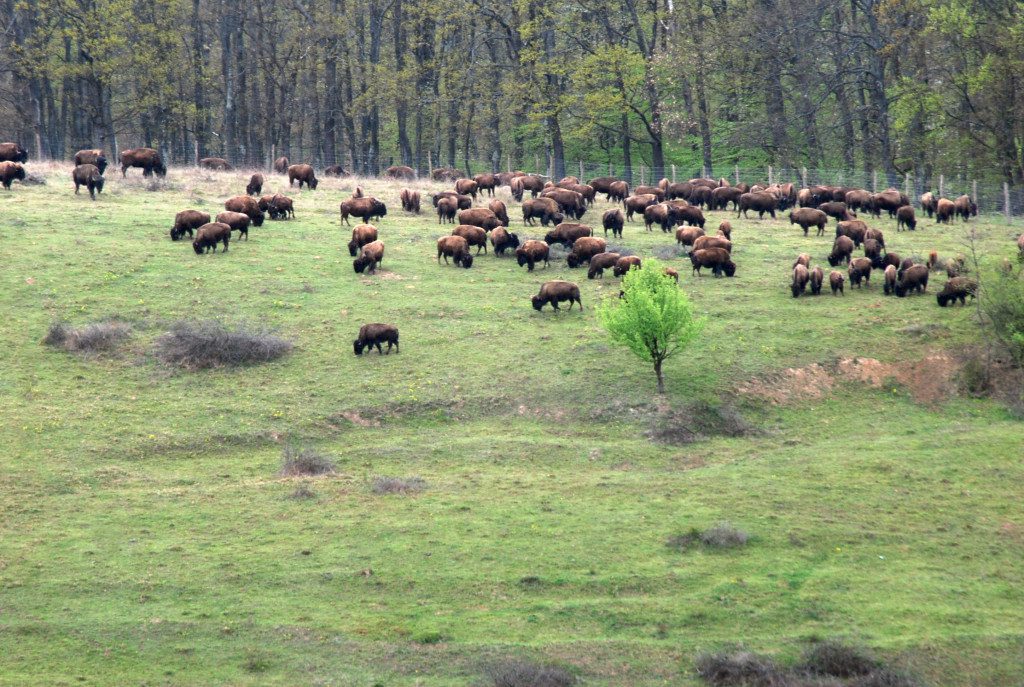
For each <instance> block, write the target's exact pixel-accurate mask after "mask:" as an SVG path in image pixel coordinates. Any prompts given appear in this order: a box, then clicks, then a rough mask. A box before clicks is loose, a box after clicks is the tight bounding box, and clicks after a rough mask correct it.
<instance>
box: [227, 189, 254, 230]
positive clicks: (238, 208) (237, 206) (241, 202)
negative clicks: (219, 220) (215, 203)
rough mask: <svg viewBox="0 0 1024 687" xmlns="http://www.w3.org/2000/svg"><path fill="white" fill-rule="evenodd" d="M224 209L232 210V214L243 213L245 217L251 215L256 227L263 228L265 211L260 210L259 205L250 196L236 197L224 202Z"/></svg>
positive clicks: (250, 217)
mask: <svg viewBox="0 0 1024 687" xmlns="http://www.w3.org/2000/svg"><path fill="white" fill-rule="evenodd" d="M224 209H225V210H230V211H231V212H241V213H242V214H243V215H249V219H251V220H252V225H253V226H254V227H262V226H263V211H262V210H260V205H259V203H258V202H257V201H256V200H255V199H254V198H252V197H250V196H235V197H234V198H229V199H228V200H226V201H224Z"/></svg>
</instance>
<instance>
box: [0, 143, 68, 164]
mask: <svg viewBox="0 0 1024 687" xmlns="http://www.w3.org/2000/svg"><path fill="white" fill-rule="evenodd" d="M0 162H28V151H27V150H25V149H24V148H22V147H21V146H20V145H18V144H17V143H0ZM75 164H76V165H80V164H84V163H81V162H76V163H75Z"/></svg>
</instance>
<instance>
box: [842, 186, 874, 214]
mask: <svg viewBox="0 0 1024 687" xmlns="http://www.w3.org/2000/svg"><path fill="white" fill-rule="evenodd" d="M836 200H841V201H843V202H844V203H846V207H848V208H849V209H851V210H858V211H859V210H863V211H864V212H869V211H870V210H871V194H870V193H868V192H867V191H864V190H861V189H854V190H852V191H847V192H846V194H845V195H844V196H843V197H842V198H836Z"/></svg>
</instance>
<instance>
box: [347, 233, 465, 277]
mask: <svg viewBox="0 0 1024 687" xmlns="http://www.w3.org/2000/svg"><path fill="white" fill-rule="evenodd" d="M448 238H457V237H455V236H449V237H448ZM382 262H384V243H383V242H381V241H371V242H370V243H368V244H366V245H365V246H363V250H362V252H360V253H359V257H358V258H356V259H355V260H353V261H352V269H353V270H355V272H356V274H362V273H363V272H366V271H370V272H376V271H377V268H378V267H379V266H380V264H381V263H382Z"/></svg>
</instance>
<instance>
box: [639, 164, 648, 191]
mask: <svg viewBox="0 0 1024 687" xmlns="http://www.w3.org/2000/svg"><path fill="white" fill-rule="evenodd" d="M646 183H647V182H646V181H645V180H644V165H643V163H640V185H641V186H643V185H644V184H646Z"/></svg>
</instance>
